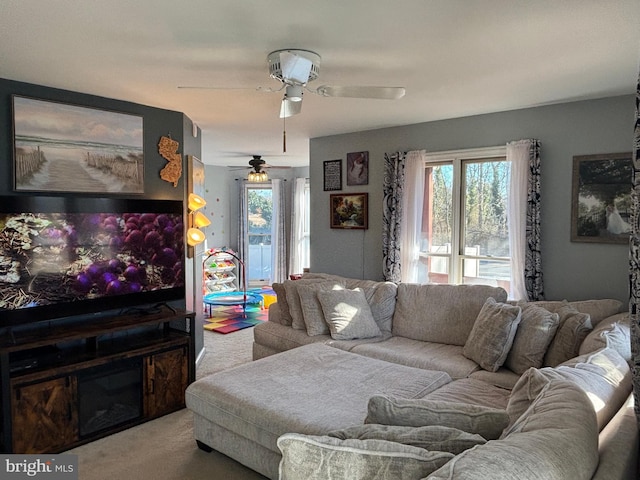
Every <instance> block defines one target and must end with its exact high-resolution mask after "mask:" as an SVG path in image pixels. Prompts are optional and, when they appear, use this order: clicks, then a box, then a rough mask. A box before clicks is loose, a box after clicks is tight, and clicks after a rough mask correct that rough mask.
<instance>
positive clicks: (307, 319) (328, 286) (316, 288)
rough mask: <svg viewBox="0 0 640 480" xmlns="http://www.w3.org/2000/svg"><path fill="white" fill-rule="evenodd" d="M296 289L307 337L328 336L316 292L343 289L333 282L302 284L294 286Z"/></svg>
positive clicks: (326, 325)
mask: <svg viewBox="0 0 640 480" xmlns="http://www.w3.org/2000/svg"><path fill="white" fill-rule="evenodd" d="M296 281H299V280H296ZM296 287H297V291H298V297H299V298H300V307H301V308H302V320H303V322H304V325H305V330H306V331H307V335H309V336H310V337H313V336H315V335H328V334H329V333H330V331H329V325H328V324H327V322H326V320H325V318H324V312H323V311H322V305H321V304H320V300H319V299H318V292H321V291H331V290H332V289H334V288H339V289H342V288H343V287H341V286H339V285H336V284H335V283H334V282H318V283H312V284H309V283H306V284H305V283H303V284H300V285H296Z"/></svg>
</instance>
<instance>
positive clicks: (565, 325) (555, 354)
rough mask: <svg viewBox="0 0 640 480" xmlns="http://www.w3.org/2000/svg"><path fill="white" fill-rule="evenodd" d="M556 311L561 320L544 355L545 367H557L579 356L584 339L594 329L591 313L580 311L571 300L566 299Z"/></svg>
mask: <svg viewBox="0 0 640 480" xmlns="http://www.w3.org/2000/svg"><path fill="white" fill-rule="evenodd" d="M556 313H557V314H558V315H559V316H560V322H559V324H558V331H557V332H556V335H555V337H553V340H552V341H551V344H550V345H549V348H548V350H547V353H546V355H545V357H544V366H545V367H555V366H556V365H560V364H561V363H562V362H566V361H567V360H569V359H571V358H573V357H575V356H577V355H578V354H579V351H580V345H581V344H582V341H583V340H584V339H585V337H586V336H587V334H588V333H589V332H590V331H591V329H592V327H591V317H590V316H589V314H588V313H580V312H579V311H578V310H576V309H575V307H574V306H573V305H571V304H569V302H566V301H565V302H564V303H563V305H562V306H561V307H560V308H558V309H557V310H556Z"/></svg>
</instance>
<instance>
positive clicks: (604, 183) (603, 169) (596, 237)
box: [571, 152, 633, 243]
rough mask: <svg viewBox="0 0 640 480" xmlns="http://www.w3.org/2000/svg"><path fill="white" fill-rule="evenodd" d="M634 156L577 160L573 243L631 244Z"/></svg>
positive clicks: (572, 218)
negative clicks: (632, 157)
mask: <svg viewBox="0 0 640 480" xmlns="http://www.w3.org/2000/svg"><path fill="white" fill-rule="evenodd" d="M632 171H633V166H632V160H631V153H630V152H629V153H610V154H602V155H583V156H575V157H573V185H572V202H571V241H573V242H598V243H628V242H629V235H630V233H631V225H630V214H631V189H632V184H631V178H632Z"/></svg>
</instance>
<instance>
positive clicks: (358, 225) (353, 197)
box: [329, 193, 369, 230]
mask: <svg viewBox="0 0 640 480" xmlns="http://www.w3.org/2000/svg"><path fill="white" fill-rule="evenodd" d="M368 201H369V194H367V193H349V194H344V195H343V194H338V193H334V194H332V195H330V200H329V202H330V210H331V212H330V215H329V218H330V222H331V228H344V229H362V230H364V229H366V228H368V226H369V221H368V220H369V205H368Z"/></svg>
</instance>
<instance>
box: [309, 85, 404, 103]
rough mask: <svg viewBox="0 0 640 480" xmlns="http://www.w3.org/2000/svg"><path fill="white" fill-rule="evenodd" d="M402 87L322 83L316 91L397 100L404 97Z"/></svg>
mask: <svg viewBox="0 0 640 480" xmlns="http://www.w3.org/2000/svg"><path fill="white" fill-rule="evenodd" d="M405 91H406V90H405V88H404V87H365V86H345V87H342V86H337V85H322V86H320V87H318V89H317V90H316V93H318V94H319V95H322V96H323V97H351V98H375V99H380V100H397V99H399V98H402V97H404V94H405Z"/></svg>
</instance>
